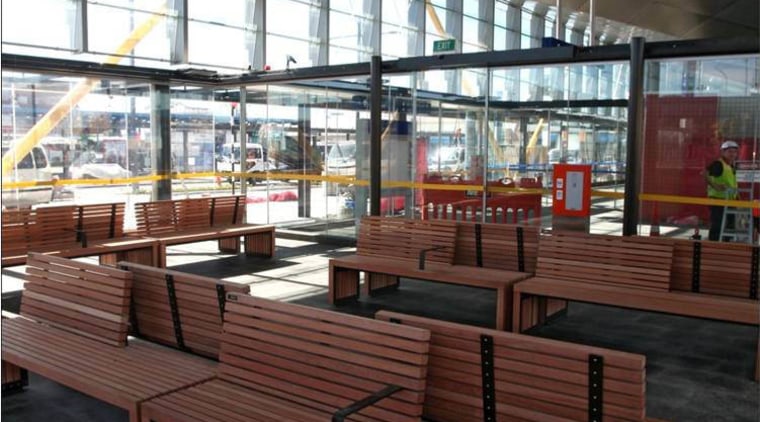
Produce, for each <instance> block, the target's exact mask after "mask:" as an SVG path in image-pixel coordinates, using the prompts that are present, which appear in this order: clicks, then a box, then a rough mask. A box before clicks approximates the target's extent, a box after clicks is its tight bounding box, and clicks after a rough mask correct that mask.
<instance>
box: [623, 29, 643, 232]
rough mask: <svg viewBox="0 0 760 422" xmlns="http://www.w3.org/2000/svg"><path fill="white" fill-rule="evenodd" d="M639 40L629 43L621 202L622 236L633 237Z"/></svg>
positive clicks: (636, 214) (638, 128) (640, 110)
mask: <svg viewBox="0 0 760 422" xmlns="http://www.w3.org/2000/svg"><path fill="white" fill-rule="evenodd" d="M645 45H646V42H645V41H644V38H642V37H634V38H633V39H632V40H631V64H630V83H629V98H628V139H627V140H626V142H627V145H626V151H627V155H626V166H625V198H624V202H623V206H624V208H623V236H633V235H636V234H637V226H638V221H639V199H638V195H639V186H640V184H641V183H640V181H639V178H640V176H641V170H640V169H639V165H640V164H641V160H640V159H639V157H640V156H639V151H640V149H641V139H642V126H643V112H644V93H643V89H644V48H645Z"/></svg>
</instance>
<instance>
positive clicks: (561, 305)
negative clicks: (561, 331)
mask: <svg viewBox="0 0 760 422" xmlns="http://www.w3.org/2000/svg"><path fill="white" fill-rule="evenodd" d="M566 314H567V301H566V300H564V299H551V298H550V299H547V301H546V314H545V315H544V317H545V321H553V320H555V319H557V318H561V317H563V316H564V315H566Z"/></svg>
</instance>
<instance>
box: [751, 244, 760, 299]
mask: <svg viewBox="0 0 760 422" xmlns="http://www.w3.org/2000/svg"><path fill="white" fill-rule="evenodd" d="M758 279H760V246H753V247H752V269H751V270H750V276H749V298H750V299H754V300H757V285H758V282H760V280H758Z"/></svg>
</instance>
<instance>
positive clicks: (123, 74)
mask: <svg viewBox="0 0 760 422" xmlns="http://www.w3.org/2000/svg"><path fill="white" fill-rule="evenodd" d="M758 51H760V40H759V39H757V38H752V37H739V38H716V39H695V40H682V41H661V42H650V43H647V44H646V47H645V49H644V58H645V59H647V60H652V59H667V58H680V57H699V56H719V55H741V54H757V52H758ZM629 59H630V51H629V48H628V46H626V45H624V44H617V45H607V46H593V47H550V48H533V49H524V50H506V51H489V52H481V53H467V54H451V55H443V56H440V55H439V56H422V57H409V58H404V59H398V60H388V61H384V62H382V72H383V73H384V74H392V73H408V72H415V71H425V70H436V69H457V68H467V67H472V68H483V67H521V66H531V65H536V66H538V65H550V64H564V63H590V62H609V61H624V60H629ZM2 62H3V65H4V67H5V68H6V69H12V70H22V71H23V70H25V71H31V72H42V73H54V74H65V75H72V74H74V75H76V76H85V77H102V78H126V79H130V80H139V81H146V82H149V83H161V84H164V83H170V84H177V85H193V86H208V87H218V88H223V87H237V86H240V85H247V84H268V83H282V82H294V81H304V80H328V79H342V78H349V77H355V76H357V77H361V76H366V75H368V74H370V63H366V62H365V63H353V64H342V65H332V66H316V67H309V68H299V69H290V70H283V71H257V72H245V73H241V74H239V75H233V76H220V75H217V74H212V75H205V74H197V73H194V72H188V71H185V70H167V69H158V68H150V67H139V66H122V65H113V64H101V63H92V62H86V61H81V60H70V59H56V58H49V57H38V56H27V55H21V54H9V53H3V54H2Z"/></svg>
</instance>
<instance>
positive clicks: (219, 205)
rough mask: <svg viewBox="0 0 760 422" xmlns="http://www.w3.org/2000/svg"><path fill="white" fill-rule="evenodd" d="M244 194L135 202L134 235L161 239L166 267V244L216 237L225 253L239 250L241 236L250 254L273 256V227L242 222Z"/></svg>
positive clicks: (163, 263)
mask: <svg viewBox="0 0 760 422" xmlns="http://www.w3.org/2000/svg"><path fill="white" fill-rule="evenodd" d="M245 212H246V211H245V197H242V196H233V197H218V198H189V199H177V200H162V201H153V202H143V203H139V204H135V216H136V220H137V228H136V229H135V230H134V231H132V232H130V234H131V235H133V236H144V237H150V238H155V239H158V240H159V242H160V243H161V245H162V247H161V256H160V261H161V264H162V265H159V266H160V267H165V266H166V246H171V245H179V244H186V243H194V242H201V241H206V240H217V241H218V242H219V249H220V251H222V252H231V253H239V252H240V237H241V236H242V237H243V238H244V239H245V253H246V254H248V255H260V256H267V257H272V256H274V243H275V235H274V231H275V229H274V226H271V225H255V224H243V223H242V221H243V216H245Z"/></svg>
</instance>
